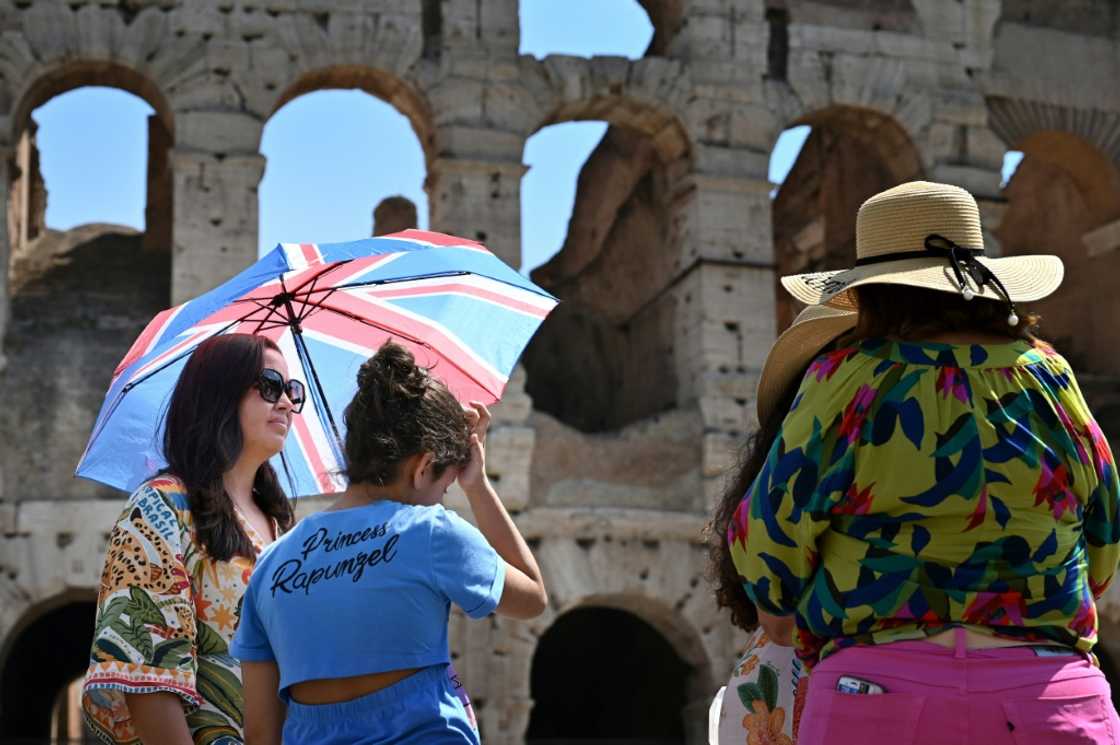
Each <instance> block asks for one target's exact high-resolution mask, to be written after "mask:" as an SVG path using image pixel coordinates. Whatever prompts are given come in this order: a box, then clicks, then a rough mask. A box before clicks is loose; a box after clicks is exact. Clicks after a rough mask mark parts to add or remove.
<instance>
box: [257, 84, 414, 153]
mask: <svg viewBox="0 0 1120 745" xmlns="http://www.w3.org/2000/svg"><path fill="white" fill-rule="evenodd" d="M339 88H343V89H357V90H361V91H364V92H366V93H369V94H370V95H373V96H376V97H377V98H379V99H381V100H382V101H384V102H385V103H387V104H389V105H390V106H392V107H393V108H395V109H396V110H397V111H398V112H400V113H401V114H403V115H404V116H405V117H407V118H408V121H409V122H410V123H411V124H412V129H413V131H414V132H415V133H416V137H417V139H418V140H419V141H420V145H421V147H422V148H423V149H424V156H425V160H427V161H429V162H430V161H431V159H432V158H434V157H435V156H436V142H435V130H434V127H433V122H432V114H431V107H430V105H429V104H428V102H427V101H426V100H425V98H424V96H423V94H421V93H420V92H419V91H417V90H416V89H415V87H414V86H412V85H410V84H408V83H407V82H405V81H404V80H402V79H401V78H399V77H397V76H396V75H394V74H392V73H390V72H388V71H386V70H380V69H377V68H373V67H369V66H366V65H330V66H328V67H325V68H321V69H317V70H313V71H309V72H305V73H303V74H302V75H301V76H300V77H299V78H298V79H296V80H295V81H294V82H292V83H291V84H290V85H288V86H287V88H285V89H284V90H283V92H282V93H281V94H280V95H279V96H278V97H277V99H276V103H275V105H273V106H272V108H271V109H270V111H269V112H268V117H271V116H272V115H273V114H275V113H276V112H277V111H279V110H280V109H281V108H283V106H284V105H285V104H286V103H288V102H289V101H292V100H294V99H296V98H298V97H300V96H302V95H304V94H305V93H311V92H312V91H318V90H329V89H339Z"/></svg>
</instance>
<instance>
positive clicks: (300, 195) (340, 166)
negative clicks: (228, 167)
mask: <svg viewBox="0 0 1120 745" xmlns="http://www.w3.org/2000/svg"><path fill="white" fill-rule="evenodd" d="M346 82H347V81H345V80H328V81H325V83H327V85H325V87H331V88H338V87H346V85H345V84H346ZM349 82H350V83H351V84H352V85H356V84H357V83H359V82H361V81H358V80H354V81H349ZM285 99H286V103H284V105H283V106H282V107H280V108H278V109H277V110H276V112H275V113H274V114H273V115H272V117H271V118H270V119H269V120H268V122H267V124H266V125H265V127H264V133H263V135H262V137H261V152H262V153H263V154H264V155H265V157H266V158H267V165H266V167H265V174H264V178H263V179H262V180H261V185H260V231H259V236H260V238H259V241H260V242H259V251H260V253H262V254H263V253H265V252H267V251H270V250H272V249H273V248H275V247H276V244H277V243H281V242H286V243H290V242H306V243H330V242H336V241H349V240H356V239H359V238H365V237H368V236H370V235H372V234H373V233H374V232H375V231H376V232H380V233H384V232H386V230H384V227H385V225H387V224H392V225H393V226H394V227H396V226H398V225H399V224H401V220H402V219H403V220H405V222H412V221H413V220H415V222H416V223H418V224H415V223H414V224H412V225H410V226H409V227H422V228H426V227H427V225H428V197H427V194H426V193H425V191H424V179H425V175H426V166H425V154H424V147H423V143H422V141H421V140H420V139H419V138H418V137H417V133H416V130H415V129H414V128H413V124H412V122H411V121H410V119H409V117H408V116H406V115H405V114H404V113H401V111H399V110H398V109H397V108H395V107H394V106H393V105H390V104H389V103H386V102H385V101H384V100H382V99H380V98H378V97H376V96H375V95H371V94H370V93H367V92H365V91H364V90H311V91H310V92H305V93H303V94H301V95H299V96H298V97H294V96H286V97H285ZM328 132H329V135H328ZM394 197H399V198H400V199H403V200H404V202H407V203H411V205H412V213H413V214H414V217H413V218H412V220H409V219H408V214H407V213H408V210H406V209H404V210H402V209H399V208H401V207H403V204H404V202H401V201H389V200H391V199H392V198H394ZM377 209H380V210H381V218H380V222H381V228H378V227H377V226H375V225H374V223H375V221H376V215H375V210H377Z"/></svg>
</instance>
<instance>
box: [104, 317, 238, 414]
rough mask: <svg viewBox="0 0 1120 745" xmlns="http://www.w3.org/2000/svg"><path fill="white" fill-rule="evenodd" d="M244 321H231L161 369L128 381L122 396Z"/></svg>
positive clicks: (160, 367)
mask: <svg viewBox="0 0 1120 745" xmlns="http://www.w3.org/2000/svg"><path fill="white" fill-rule="evenodd" d="M244 320H245V319H244V317H242V318H237V319H235V320H233V321H230V322H229V323H227V324H226V325H225V326H222V327H221V328H220V329H218V330H217V331H215V332H214V333H213V334H210V335H209V336H207V337H206V338H204V339H200V340H199V341H198V343H196V344H192V345H190V346H189V347H187V348H185V349H184V350H183V351H182V352H180V353H179V354H177V355H175V356H174V357H172V358H171V359H169V360H168V361H167V362H164V363H163V364H162V365H160V366H159V367H157V368H155V369H154V370H152V371H151V372H149V373H146V374H145V375H143V376H142V377H139V378H137V379H136V380H130V381H128V382H127V383H125V385H124V387H123V388H121V395H122V396H123V395H124V394H125V393H127V392H128V391H130V390H132V389H133V388H135V387H136V386H138V385H140V384H141V383H143V382H144V381H145V380H147V379H148V378H150V377H152V376H153V375H155V374H156V373H158V372H161V371H163V370H166V369H167V368H168V367H170V366H171V365H174V364H175V363H176V362H178V361H179V360H181V359H183V358H184V357H186V356H187V355H189V354H191V353H193V352H194V350H195V349H197V348H198V345H199V344H201V343H202V342H204V341H206V340H207V339H213V338H214V337H215V336H221V335H222V334H224V333H225V332H226V331H228V330H229V329H231V328H233V327H234V326H235V325H237V324H239V323H241V322H242V321H244Z"/></svg>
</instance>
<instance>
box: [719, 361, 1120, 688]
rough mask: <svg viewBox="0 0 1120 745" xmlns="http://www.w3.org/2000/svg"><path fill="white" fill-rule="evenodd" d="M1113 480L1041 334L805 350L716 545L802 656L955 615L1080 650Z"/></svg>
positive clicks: (1110, 515) (887, 638) (1093, 427)
mask: <svg viewBox="0 0 1120 745" xmlns="http://www.w3.org/2000/svg"><path fill="white" fill-rule="evenodd" d="M1118 500H1120V481H1118V478H1117V470H1116V463H1115V461H1114V460H1113V456H1112V453H1111V452H1110V450H1109V446H1108V443H1107V442H1106V441H1105V438H1104V435H1103V434H1102V433H1101V430H1100V428H1099V427H1098V426H1097V423H1096V422H1095V421H1094V419H1093V417H1092V415H1091V414H1090V412H1089V409H1088V407H1087V406H1086V404H1085V401H1084V399H1083V398H1082V396H1081V391H1080V390H1079V389H1078V386H1077V382H1076V380H1075V379H1074V376H1073V372H1072V371H1071V370H1070V367H1069V365H1068V363H1067V362H1066V361H1065V360H1064V359H1063V358H1062V357H1061V356H1060V355H1059V354H1058V353H1057V352H1055V351H1054V350H1053V349H1052V348H1051V347H1049V346H1048V345H1046V344H1044V343H1041V342H1035V343H1034V344H1031V343H1029V342H1025V341H1023V342H1009V343H1006V344H997V345H949V344H935V343H902V342H889V341H884V340H866V341H864V342H862V343H860V344H858V345H856V346H851V347H848V348H843V349H837V350H836V351H833V352H829V353H827V354H824V355H822V356H820V357H818V358H817V359H816V360H815V361H814V362H813V363H812V365H811V366H810V368H809V370H808V372H807V374H806V376H805V378H804V380H803V381H802V382H801V387H800V390H799V391H798V394H797V397H796V399H795V401H794V404H793V407H792V409H791V410H790V412H789V414H788V415H787V416H786V419H785V421H784V423H783V425H782V429H781V432H780V433H779V436H778V437H777V438H776V439H775V441H774V444H773V447H772V448H771V450H770V453H769V456H768V458H767V461H766V463H765V465H764V467H763V469H762V471H761V472H760V473H759V476H758V478H757V479H756V480H755V482H754V484H753V485H752V486H751V488H750V489H749V490H748V492H747V494H746V495H745V496H744V499H743V502H742V504H741V505H740V506H739V509H738V511H737V513H736V515H735V518H734V519H733V520H732V524H731V526H730V528H729V531H728V541H729V543H730V546H731V552H732V556H733V559H734V561H735V565H736V567H737V568H738V570H739V572H740V574H741V575H742V577H743V582H744V587H745V589H746V591H747V593H748V595H749V596H750V597H751V598H752V600H753V601H754V602H755V603H756V604H757V605H758V607H759V608H760V609H761V610H763V611H765V612H767V613H770V614H774V615H789V614H796V622H797V632H796V639H795V641H796V645H797V651H798V655H799V656H800V657H801V659H802V660H804V661H805V663H806V665H808V666H812V665H813V664H815V663H816V662H817V661H819V660H820V659H821V658H823V657H825V656H827V655H828V654H830V653H832V652H834V651H836V650H838V649H841V648H843V647H846V646H850V645H855V644H882V643H886V642H893V641H900V640H904V639H921V638H924V637H926V636H929V635H932V634H935V633H938V632H940V631H943V630H945V629H947V628H950V627H953V626H965V627H968V628H970V629H973V630H976V631H979V632H981V633H987V634H990V635H994V636H999V637H1003V638H1008V639H1014V640H1021V641H1023V642H1025V643H1029V642H1046V643H1058V644H1062V645H1067V646H1071V647H1076V648H1078V649H1081V650H1084V651H1086V652H1087V651H1089V650H1090V649H1091V648H1092V646H1093V644H1094V643H1095V642H1096V637H1097V614H1096V606H1095V601H1094V599H1095V598H1096V597H1100V595H1101V593H1103V592H1104V590H1105V588H1106V587H1107V586H1108V584H1109V582H1110V581H1111V580H1112V577H1113V574H1114V572H1115V570H1116V566H1117V561H1118V559H1120V510H1118V504H1117V502H1118Z"/></svg>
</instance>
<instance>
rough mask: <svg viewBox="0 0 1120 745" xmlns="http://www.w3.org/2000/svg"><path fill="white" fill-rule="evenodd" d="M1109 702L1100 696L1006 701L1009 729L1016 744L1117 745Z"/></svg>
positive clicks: (1004, 707) (1004, 706) (1005, 707)
mask: <svg viewBox="0 0 1120 745" xmlns="http://www.w3.org/2000/svg"><path fill="white" fill-rule="evenodd" d="M1110 706H1111V703H1110V702H1109V701H1107V700H1106V699H1105V697H1104V696H1102V695H1100V694H1091V695H1088V696H1074V697H1070V698H1034V699H1019V700H1013V701H1006V702H1004V704H1003V710H1004V713H1005V714H1006V715H1007V724H1008V729H1009V730H1011V737H1012V739H1013V740H1014V741H1015V742H1016V743H1017V745H1089V743H1093V744H1094V745H1099V744H1102V743H1103V744H1104V745H1116V733H1115V732H1113V731H1112V722H1111V721H1110V717H1109V708H1110Z"/></svg>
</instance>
